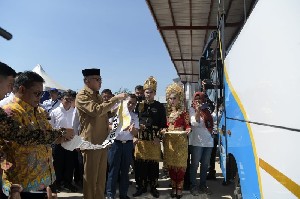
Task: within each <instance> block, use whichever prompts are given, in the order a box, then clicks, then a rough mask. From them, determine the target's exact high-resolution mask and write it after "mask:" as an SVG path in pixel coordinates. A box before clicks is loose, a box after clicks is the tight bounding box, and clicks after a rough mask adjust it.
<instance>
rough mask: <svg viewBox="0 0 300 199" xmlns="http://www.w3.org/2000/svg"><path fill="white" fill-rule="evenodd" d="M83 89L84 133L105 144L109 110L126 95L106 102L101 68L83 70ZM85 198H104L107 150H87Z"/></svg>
mask: <svg viewBox="0 0 300 199" xmlns="http://www.w3.org/2000/svg"><path fill="white" fill-rule="evenodd" d="M82 74H83V76H84V84H85V86H84V88H83V89H82V90H81V91H79V93H78V94H77V96H76V101H75V106H76V107H77V110H78V115H79V121H80V126H81V136H82V137H83V138H84V140H86V141H89V142H91V143H92V144H102V143H103V141H104V140H105V139H106V137H107V136H108V133H109V130H108V115H107V113H108V112H109V111H110V109H111V108H112V107H113V106H114V105H115V104H116V103H117V102H119V101H121V100H123V99H125V98H126V97H127V94H125V93H121V94H119V95H116V96H115V97H112V98H111V99H110V100H109V101H108V102H105V103H104V102H103V99H102V97H101V95H100V94H99V89H100V88H101V83H102V78H101V76H100V69H95V68H93V69H84V70H82ZM83 161H84V176H83V194H84V199H104V198H105V197H104V190H105V182H106V166H107V149H106V148H104V149H98V150H84V151H83Z"/></svg>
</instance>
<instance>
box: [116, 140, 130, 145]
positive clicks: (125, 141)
mask: <svg viewBox="0 0 300 199" xmlns="http://www.w3.org/2000/svg"><path fill="white" fill-rule="evenodd" d="M115 142H118V143H122V144H126V143H129V142H132V140H115Z"/></svg>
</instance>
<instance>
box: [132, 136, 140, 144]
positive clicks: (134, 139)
mask: <svg viewBox="0 0 300 199" xmlns="http://www.w3.org/2000/svg"><path fill="white" fill-rule="evenodd" d="M138 141H139V139H138V138H136V137H134V138H133V144H134V145H136V144H137V143H138Z"/></svg>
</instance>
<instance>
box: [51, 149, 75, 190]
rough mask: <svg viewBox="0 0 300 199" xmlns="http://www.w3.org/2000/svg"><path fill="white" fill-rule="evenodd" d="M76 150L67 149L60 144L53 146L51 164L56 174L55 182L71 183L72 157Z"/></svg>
mask: <svg viewBox="0 0 300 199" xmlns="http://www.w3.org/2000/svg"><path fill="white" fill-rule="evenodd" d="M76 155H77V151H68V150H66V149H64V148H63V147H62V146H61V145H60V144H55V145H54V146H53V160H54V161H53V166H54V170H55V175H56V184H57V185H59V184H60V183H62V182H64V183H66V184H68V183H72V180H73V171H74V159H75V156H76Z"/></svg>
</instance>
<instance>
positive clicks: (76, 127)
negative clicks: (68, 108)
mask: <svg viewBox="0 0 300 199" xmlns="http://www.w3.org/2000/svg"><path fill="white" fill-rule="evenodd" d="M72 128H73V130H74V134H75V135H79V132H80V121H79V115H78V112H77V108H74V111H73V116H72Z"/></svg>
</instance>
